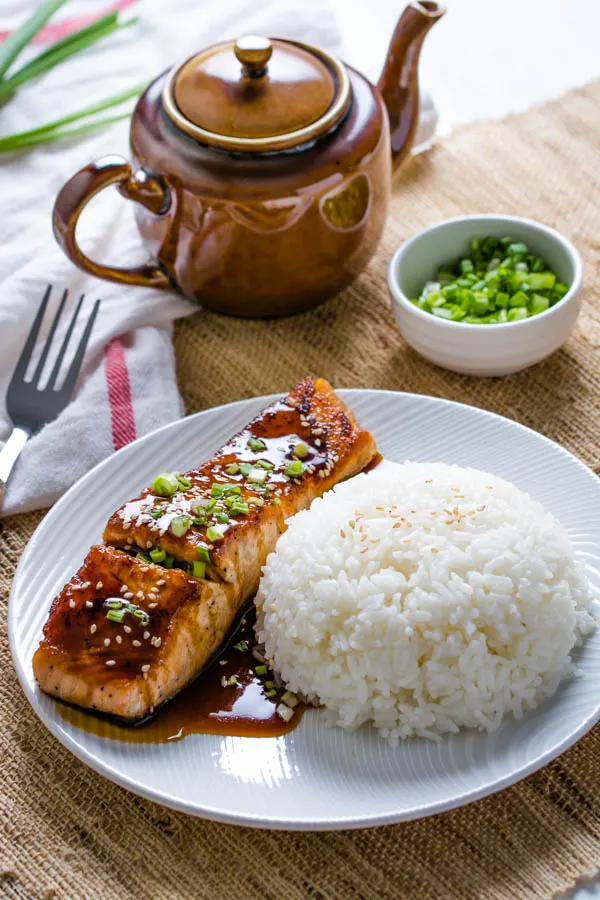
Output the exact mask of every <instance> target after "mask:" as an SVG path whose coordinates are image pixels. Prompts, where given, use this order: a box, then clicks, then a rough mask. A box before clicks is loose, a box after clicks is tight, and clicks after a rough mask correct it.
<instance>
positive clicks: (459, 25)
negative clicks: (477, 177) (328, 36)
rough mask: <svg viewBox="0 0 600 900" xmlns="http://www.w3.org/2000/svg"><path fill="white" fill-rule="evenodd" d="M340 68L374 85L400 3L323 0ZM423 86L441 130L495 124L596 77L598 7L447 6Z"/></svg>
mask: <svg viewBox="0 0 600 900" xmlns="http://www.w3.org/2000/svg"><path fill="white" fill-rule="evenodd" d="M329 2H330V5H331V6H332V7H333V8H334V9H335V11H336V14H337V17H338V20H339V27H340V30H341V33H342V47H343V54H344V57H345V59H346V61H347V62H349V63H350V64H351V65H356V66H357V67H358V68H361V69H362V70H363V71H366V72H367V74H368V75H370V76H371V77H373V78H374V77H377V75H378V73H379V70H380V68H381V64H382V62H383V58H384V56H385V51H386V46H387V43H388V40H389V37H390V35H391V32H392V29H393V26H394V23H395V21H396V18H397V16H398V14H399V11H400V10H402V8H403V6H404V3H403V2H402V0H329ZM446 6H447V9H448V12H447V14H446V16H445V17H444V18H443V19H442V20H441V21H440V22H439V23H438V24H436V25H435V27H434V28H433V30H432V32H431V34H430V35H429V36H428V38H427V40H426V42H425V44H424V47H423V53H422V65H421V73H422V85H423V87H424V88H426V89H427V90H429V91H430V92H431V94H432V95H433V97H434V100H435V102H436V105H437V107H438V111H439V114H440V128H441V130H442V131H446V132H447V131H448V130H449V129H450V128H453V127H454V126H456V125H459V124H462V123H464V122H470V121H473V120H475V119H488V118H492V119H493V118H500V117H502V116H505V115H507V113H510V112H518V111H521V110H525V109H528V108H529V107H531V106H533V105H536V104H539V103H544V102H545V101H546V100H548V99H550V98H553V97H558V96H560V95H561V94H562V93H564V92H565V91H567V90H569V89H570V88H573V87H577V86H579V85H582V84H585V83H586V82H587V81H591V80H592V79H594V78H598V77H599V76H600V54H599V53H598V35H600V0H568V2H567V0H446Z"/></svg>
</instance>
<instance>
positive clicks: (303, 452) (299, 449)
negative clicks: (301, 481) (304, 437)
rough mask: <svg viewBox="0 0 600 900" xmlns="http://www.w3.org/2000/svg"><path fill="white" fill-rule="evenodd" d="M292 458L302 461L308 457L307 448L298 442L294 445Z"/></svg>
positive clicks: (301, 442)
mask: <svg viewBox="0 0 600 900" xmlns="http://www.w3.org/2000/svg"><path fill="white" fill-rule="evenodd" d="M294 456H297V457H298V459H304V458H305V457H306V456H308V447H307V446H306V444H305V443H303V441H298V443H297V444H295V445H294Z"/></svg>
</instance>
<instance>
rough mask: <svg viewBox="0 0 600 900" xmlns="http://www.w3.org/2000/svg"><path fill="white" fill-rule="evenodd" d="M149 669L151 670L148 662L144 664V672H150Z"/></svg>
mask: <svg viewBox="0 0 600 900" xmlns="http://www.w3.org/2000/svg"><path fill="white" fill-rule="evenodd" d="M149 671H150V666H149V665H148V664H146V665H145V666H142V672H149Z"/></svg>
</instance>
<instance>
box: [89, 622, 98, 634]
mask: <svg viewBox="0 0 600 900" xmlns="http://www.w3.org/2000/svg"><path fill="white" fill-rule="evenodd" d="M97 627H98V626H97V625H96V624H94V625H90V634H95V633H96V628H97Z"/></svg>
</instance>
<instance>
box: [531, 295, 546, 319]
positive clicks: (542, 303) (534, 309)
mask: <svg viewBox="0 0 600 900" xmlns="http://www.w3.org/2000/svg"><path fill="white" fill-rule="evenodd" d="M549 306H550V301H549V300H548V298H547V297H542V296H541V294H533V296H532V297H531V300H530V302H529V308H530V310H531V314H532V315H533V316H535V315H537V313H541V312H545V311H546V310H547V309H548V307H549Z"/></svg>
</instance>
